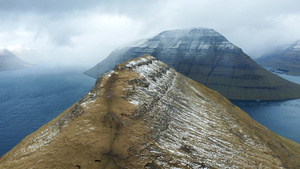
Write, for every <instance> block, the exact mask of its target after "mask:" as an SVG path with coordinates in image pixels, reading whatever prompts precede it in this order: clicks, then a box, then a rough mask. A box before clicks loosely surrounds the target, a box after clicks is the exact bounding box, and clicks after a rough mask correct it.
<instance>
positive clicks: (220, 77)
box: [85, 28, 300, 100]
mask: <svg viewBox="0 0 300 169" xmlns="http://www.w3.org/2000/svg"><path fill="white" fill-rule="evenodd" d="M143 54H150V55H152V56H154V57H156V58H157V59H159V60H161V61H163V62H164V63H167V64H168V65H170V66H171V67H172V68H174V69H175V70H176V71H178V72H179V73H181V74H183V75H185V76H187V77H189V78H191V79H193V80H195V81H197V82H199V83H201V84H204V85H205V86H207V87H209V88H211V89H213V90H216V91H218V92H219V93H221V94H222V95H223V96H225V97H226V98H228V99H231V100H287V99H294V98H299V97H300V85H297V84H295V83H292V82H289V81H287V80H285V79H282V78H280V77H278V76H276V75H274V74H272V73H270V72H268V71H267V70H265V69H264V68H262V67H261V66H259V65H258V64H257V63H256V62H255V61H253V60H252V59H251V58H250V57H249V56H248V55H246V54H245V53H243V51H242V49H240V48H238V47H237V46H235V45H234V44H232V43H230V42H229V41H228V40H227V39H226V38H225V37H224V36H222V35H221V34H220V33H218V32H216V31H214V30H213V29H209V28H193V29H181V30H171V31H164V32H162V33H160V34H158V35H156V36H154V37H153V38H150V39H148V40H142V41H140V42H138V43H136V44H130V45H129V46H127V47H123V48H119V49H117V50H115V51H113V52H112V53H111V54H110V55H109V56H108V57H107V58H105V59H104V60H103V61H102V62H100V63H98V64H97V65H96V66H94V67H93V68H91V69H89V70H87V71H86V72H85V74H86V75H89V76H92V77H94V78H97V77H99V76H100V75H101V74H103V73H105V72H106V71H108V70H110V69H113V67H114V66H115V65H117V64H120V63H122V62H124V61H126V60H128V59H132V58H135V57H138V56H140V55H143Z"/></svg>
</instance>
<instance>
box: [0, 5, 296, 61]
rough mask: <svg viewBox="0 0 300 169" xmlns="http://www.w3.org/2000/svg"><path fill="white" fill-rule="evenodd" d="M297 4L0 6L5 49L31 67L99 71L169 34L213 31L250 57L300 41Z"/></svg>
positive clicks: (0, 36)
mask: <svg viewBox="0 0 300 169" xmlns="http://www.w3.org/2000/svg"><path fill="white" fill-rule="evenodd" d="M299 6H300V1H295V0H284V1H283V0H264V1H261V0H243V1H241V0H154V1H142V0H132V1H121V0H111V1H101V2H100V1H98V0H90V1H81V0H60V1H58V0H44V1H39V0H26V1H24V0H14V1H11V0H0V17H1V22H0V48H4V47H7V48H19V49H26V50H28V49H29V48H30V49H32V50H33V51H35V52H34V53H32V55H29V54H27V55H26V56H23V59H25V60H27V61H28V62H34V63H39V62H46V63H51V64H68V65H86V66H93V65H94V64H96V63H97V62H99V61H101V60H102V59H103V58H105V57H106V56H107V55H108V54H109V53H110V52H111V51H112V50H114V49H115V48H117V47H120V46H122V45H125V44H127V43H129V42H132V41H135V40H137V39H141V38H148V37H151V36H154V35H155V34H157V33H159V32H161V31H163V30H169V29H177V28H189V27H209V28H213V29H215V30H216V31H218V32H220V33H221V34H223V35H224V36H225V37H226V38H227V39H228V40H229V41H231V42H232V43H234V44H235V45H237V46H239V47H241V48H242V49H243V50H244V51H245V52H246V53H247V54H249V55H250V56H251V57H258V56H260V55H261V54H263V53H264V52H267V51H268V50H270V49H272V48H274V47H276V46H277V45H280V44H286V43H293V42H294V41H296V40H298V39H300V31H299V30H300V11H299V9H298V7H299Z"/></svg>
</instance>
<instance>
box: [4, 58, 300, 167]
mask: <svg viewBox="0 0 300 169" xmlns="http://www.w3.org/2000/svg"><path fill="white" fill-rule="evenodd" d="M299 148H300V145H299V144H297V143H295V142H293V141H290V140H288V139H285V138H283V137H280V136H278V135H276V134H275V133H273V132H271V131H269V130H268V129H267V128H265V127H264V126H262V125H260V124H259V123H257V122H256V121H254V120H252V119H251V118H250V117H249V116H248V115H247V114H246V113H245V112H243V111H242V110H240V109H239V108H238V107H236V106H234V105H233V104H232V103H231V102H230V101H228V100H227V99H226V98H224V97H223V96H221V95H220V94H218V93H217V92H215V91H213V90H211V89H208V88H206V87H205V86H203V85H201V84H199V83H197V82H195V81H193V80H191V79H189V78H187V77H185V76H183V75H182V74H180V73H178V72H176V71H175V70H174V69H172V68H171V67H170V66H168V65H167V64H164V63H163V62H161V61H159V60H157V59H156V58H154V57H152V56H142V57H139V58H136V59H133V60H130V61H127V62H124V63H122V64H119V65H117V66H116V67H115V68H114V69H113V70H111V71H109V72H107V73H106V74H104V75H102V76H101V77H100V78H99V79H98V80H97V82H96V84H95V86H94V87H93V88H92V90H91V91H90V92H89V93H88V94H86V95H85V96H84V97H83V98H82V99H81V100H80V101H79V102H77V103H75V104H74V105H73V106H71V107H70V108H68V109H67V110H66V111H64V112H63V113H62V114H61V115H59V116H58V117H57V118H55V119H53V120H52V121H51V122H49V123H47V124H46V125H44V126H43V127H41V128H40V129H39V130H37V131H36V132H34V133H32V134H31V135H29V136H27V137H26V138H25V139H24V140H23V141H21V142H20V143H19V144H18V145H17V146H16V147H15V148H13V149H12V150H11V151H10V152H8V153H7V154H5V155H4V156H2V157H1V158H0V168H128V169H131V168H280V167H283V168H298V167H300V152H299Z"/></svg>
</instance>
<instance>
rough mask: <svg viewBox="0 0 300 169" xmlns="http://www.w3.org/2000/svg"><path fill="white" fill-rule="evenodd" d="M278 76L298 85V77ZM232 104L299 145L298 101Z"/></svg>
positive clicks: (299, 103)
mask: <svg viewBox="0 0 300 169" xmlns="http://www.w3.org/2000/svg"><path fill="white" fill-rule="evenodd" d="M278 75H279V76H281V77H283V78H285V79H287V80H289V81H292V82H295V83H298V84H300V76H288V75H283V74H278ZM233 103H234V104H236V105H237V106H239V107H240V108H241V109H242V110H244V111H245V112H247V113H248V114H249V115H250V116H251V117H252V118H253V119H254V120H256V121H258V122H259V123H261V124H262V125H264V126H266V127H267V128H269V129H270V130H272V131H273V132H275V133H277V134H279V135H281V136H284V137H286V138H289V139H291V140H294V141H296V142H298V143H300V99H295V100H287V101H259V102H256V101H233Z"/></svg>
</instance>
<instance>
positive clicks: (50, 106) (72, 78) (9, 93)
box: [0, 65, 95, 156]
mask: <svg viewBox="0 0 300 169" xmlns="http://www.w3.org/2000/svg"><path fill="white" fill-rule="evenodd" d="M84 70H86V69H84V68H71V67H68V68H66V67H55V68H54V67H47V66H45V65H40V66H35V67H33V68H28V69H20V70H11V71H0V156H2V155H3V154H5V153H6V152H7V151H9V150H10V149H11V148H13V147H14V146H15V145H16V144H17V143H18V142H20V141H21V140H22V139H23V138H24V137H26V136H27V135H28V134H30V133H32V132H34V131H35V130H37V129H38V128H40V127H41V126H42V125H44V124H46V123H47V122H49V121H50V120H52V119H53V118H55V117H56V116H58V115H59V114H60V113H61V112H62V111H63V110H65V109H67V108H68V107H70V106H71V105H72V104H74V103H75V102H77V101H78V100H80V99H81V98H82V96H84V95H85V94H86V93H87V92H88V91H89V90H90V89H91V87H92V86H93V85H94V83H95V79H93V78H90V77H88V76H85V75H84V74H82V72H83V71H84Z"/></svg>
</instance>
